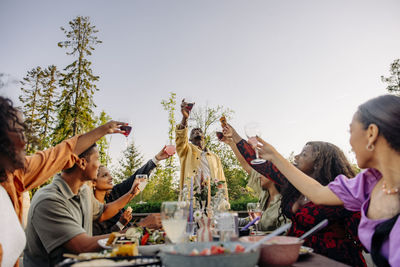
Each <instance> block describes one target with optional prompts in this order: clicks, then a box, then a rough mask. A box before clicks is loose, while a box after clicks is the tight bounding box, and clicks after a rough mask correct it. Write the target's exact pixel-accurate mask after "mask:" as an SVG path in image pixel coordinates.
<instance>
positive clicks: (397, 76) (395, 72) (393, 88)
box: [381, 59, 400, 95]
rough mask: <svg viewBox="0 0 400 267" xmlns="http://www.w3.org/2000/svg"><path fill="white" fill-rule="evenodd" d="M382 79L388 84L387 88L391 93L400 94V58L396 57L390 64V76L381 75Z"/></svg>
mask: <svg viewBox="0 0 400 267" xmlns="http://www.w3.org/2000/svg"><path fill="white" fill-rule="evenodd" d="M381 80H382V82H384V83H386V84H387V87H386V90H388V91H389V93H393V94H396V95H400V59H396V60H395V61H393V63H392V64H390V76H389V77H384V76H381Z"/></svg>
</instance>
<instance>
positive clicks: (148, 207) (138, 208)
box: [128, 198, 257, 213]
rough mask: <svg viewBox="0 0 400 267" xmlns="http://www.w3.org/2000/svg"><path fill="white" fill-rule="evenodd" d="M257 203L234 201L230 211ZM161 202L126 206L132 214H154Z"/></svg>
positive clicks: (250, 200)
mask: <svg viewBox="0 0 400 267" xmlns="http://www.w3.org/2000/svg"><path fill="white" fill-rule="evenodd" d="M249 202H257V199H256V198H254V199H246V200H240V201H238V200H236V201H232V202H230V203H231V210H233V211H243V210H247V203H249ZM161 203H162V202H146V203H143V204H137V203H129V204H128V205H129V206H131V207H132V212H133V213H156V212H160V209H161Z"/></svg>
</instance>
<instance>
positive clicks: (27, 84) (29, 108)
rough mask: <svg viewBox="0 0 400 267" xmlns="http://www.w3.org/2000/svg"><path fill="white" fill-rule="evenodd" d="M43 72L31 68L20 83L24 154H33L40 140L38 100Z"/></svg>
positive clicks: (39, 69) (43, 83)
mask: <svg viewBox="0 0 400 267" xmlns="http://www.w3.org/2000/svg"><path fill="white" fill-rule="evenodd" d="M44 76H45V74H44V72H43V70H42V68H41V67H36V68H33V69H32V70H30V71H28V73H27V75H26V76H25V77H24V78H23V80H22V81H21V85H22V87H21V91H22V95H20V97H19V100H20V101H21V103H22V104H23V106H22V111H23V113H24V114H25V125H26V129H25V137H26V140H27V143H26V152H27V154H28V155H30V154H33V153H34V152H35V151H36V150H37V149H38V146H39V143H40V139H39V138H38V135H37V133H38V132H39V127H40V117H39V116H40V113H39V98H40V96H41V95H40V93H41V91H42V88H43V87H45V81H44Z"/></svg>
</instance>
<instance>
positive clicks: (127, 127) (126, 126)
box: [119, 125, 132, 137]
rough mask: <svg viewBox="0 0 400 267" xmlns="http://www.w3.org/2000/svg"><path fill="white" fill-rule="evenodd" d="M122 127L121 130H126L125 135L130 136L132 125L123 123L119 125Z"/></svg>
mask: <svg viewBox="0 0 400 267" xmlns="http://www.w3.org/2000/svg"><path fill="white" fill-rule="evenodd" d="M119 128H120V129H121V131H125V132H124V133H122V134H123V135H125V136H126V137H128V135H129V134H130V133H131V131H132V127H131V126H129V125H122V126H120V127H119Z"/></svg>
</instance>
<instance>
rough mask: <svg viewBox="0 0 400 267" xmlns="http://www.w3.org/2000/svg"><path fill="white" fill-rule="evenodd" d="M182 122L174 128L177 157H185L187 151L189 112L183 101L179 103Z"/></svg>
mask: <svg viewBox="0 0 400 267" xmlns="http://www.w3.org/2000/svg"><path fill="white" fill-rule="evenodd" d="M181 113H182V121H181V123H180V124H179V125H178V126H177V127H176V135H175V144H176V152H177V153H178V156H179V157H182V156H185V155H186V153H187V152H188V150H189V141H188V137H187V122H188V119H189V114H190V110H189V108H188V104H187V103H186V102H185V100H184V99H183V100H182V103H181Z"/></svg>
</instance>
